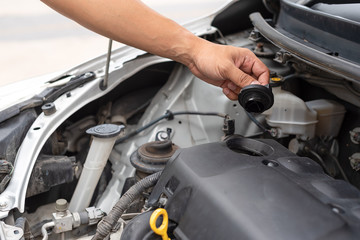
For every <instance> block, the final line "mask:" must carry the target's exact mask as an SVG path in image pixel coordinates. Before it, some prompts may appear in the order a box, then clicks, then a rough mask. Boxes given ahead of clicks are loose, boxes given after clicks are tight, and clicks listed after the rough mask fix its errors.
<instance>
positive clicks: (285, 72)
mask: <svg viewBox="0 0 360 240" xmlns="http://www.w3.org/2000/svg"><path fill="white" fill-rule="evenodd" d="M333 2H334V1H299V2H298V1H290V0H281V1H250V0H246V1H236V2H235V3H233V4H231V5H230V6H228V7H227V8H225V9H224V10H223V11H221V12H220V13H217V14H215V15H214V16H211V17H210V18H209V19H210V20H211V21H210V20H209V21H210V23H211V27H210V28H207V30H206V31H205V32H206V33H205V34H202V37H203V38H205V39H207V40H209V41H213V42H217V43H219V44H228V45H233V46H237V47H244V48H248V49H250V50H252V51H253V52H254V53H255V54H256V56H257V57H258V58H260V59H261V61H263V62H264V63H265V64H266V65H267V66H268V68H269V69H270V73H271V74H270V75H271V76H270V85H269V86H268V88H269V89H270V90H271V93H272V96H271V97H273V104H272V107H271V108H270V109H268V110H266V111H259V113H254V112H255V111H250V112H248V111H245V110H244V108H243V106H245V105H246V104H245V105H244V104H242V103H241V101H240V100H239V101H240V102H234V101H230V100H228V99H227V98H226V97H225V96H224V95H223V94H222V93H221V91H219V89H218V88H217V87H214V86H211V85H209V84H207V83H204V82H203V81H201V80H199V79H197V78H196V77H195V76H194V75H193V74H192V73H191V72H190V71H189V69H187V68H186V67H185V66H183V65H181V64H178V63H175V62H171V61H169V60H168V59H163V58H160V57H156V56H152V55H150V54H145V55H140V57H139V56H136V57H134V58H133V59H131V58H130V57H128V55H130V56H133V55H135V53H134V52H133V50H129V49H124V50H119V51H117V52H114V53H113V56H114V59H115V60H113V61H112V63H111V64H112V65H111V66H110V72H109V87H108V88H107V89H102V87H101V82H102V79H103V76H104V62H105V60H104V59H105V58H99V59H98V60H93V61H92V62H89V63H88V64H84V65H82V66H80V67H77V68H75V69H73V70H72V71H69V72H67V73H66V74H64V75H63V76H61V78H59V79H56V80H53V82H60V84H58V85H56V86H54V87H51V88H48V89H47V90H45V91H44V92H42V93H41V94H39V95H38V96H36V97H35V98H33V99H30V100H29V101H27V102H24V103H21V104H19V105H18V106H17V108H16V109H18V110H14V108H12V109H8V110H7V111H4V112H1V114H0V120H1V122H0V159H1V160H0V161H1V165H0V166H1V168H0V193H1V194H0V218H1V219H2V220H1V221H0V230H1V231H0V237H1V239H5V240H6V239H10V240H12V239H25V240H27V239H122V240H132V239H134V240H135V239H149V240H150V239H164V238H165V237H166V235H167V236H168V238H170V239H229V238H230V239H243V238H244V239H265V238H269V239H319V240H320V239H359V236H360V230H359V229H360V201H359V200H360V191H359V189H360V172H359V171H360V151H359V150H360V148H359V144H360V97H359V96H360V67H359V66H360V58H359V56H360V55H359V54H357V51H358V49H360V47H359V42H360V41H358V40H359V39H358V38H359V36H360V34H356V33H357V32H358V31H359V32H360V23H359V20H358V19H357V18H356V16H355V15H356V14H355V15H354V14H353V11H352V9H353V8H352V7H356V6H358V5H359V3H358V2H357V1H346V2H342V4H334V3H333ZM335 2H336V1H335ZM340 5H341V6H340ZM343 5H346V6H343ZM338 8H341V9H342V11H341V14H339V15H341V18H339V17H338V16H334V12H333V11H335V10H336V11H338V10H337V9H338ZM334 9H335V10H334ZM254 12H256V13H254ZM249 15H250V18H248V16H249ZM244 16H246V20H243V18H244ZM306 16H308V17H306ZM319 19H320V20H319ZM315 20H316V21H317V22H314V21H315ZM237 21H238V22H239V24H235V23H236V22H237ZM329 24H330V25H329ZM194 25H195V26H196V24H194ZM324 26H326V27H324ZM190 28H191V26H190ZM350 28H351V29H352V33H349V32H348V31H346V29H350ZM325 33H326V34H325ZM321 34H323V35H321ZM349 49H353V51H349ZM61 81H64V83H61ZM251 97H252V99H254V97H253V95H251V96H250V98H251ZM271 100H272V99H271ZM262 101H263V102H262V103H261V104H262V105H257V106H256V109H258V108H259V107H260V108H262V107H263V105H266V104H268V103H269V101H270V100H269V99H268V98H265V100H262ZM245 108H246V107H245ZM248 109H254V108H252V106H250V107H249V108H248ZM162 227H163V228H165V231H160V230H159V229H161V228H162ZM157 230H158V232H157Z"/></svg>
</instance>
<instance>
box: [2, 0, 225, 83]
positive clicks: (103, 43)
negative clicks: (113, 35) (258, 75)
mask: <svg viewBox="0 0 360 240" xmlns="http://www.w3.org/2000/svg"><path fill="white" fill-rule="evenodd" d="M129 1H130V0H129ZM144 2H145V3H146V4H148V5H149V6H151V7H152V8H154V9H155V10H157V11H158V12H160V13H162V14H164V15H166V16H168V17H170V18H172V19H174V20H175V21H177V22H179V23H182V22H186V21H189V20H190V19H193V18H197V17H200V16H203V15H205V14H207V13H210V12H212V11H213V10H215V9H217V8H218V7H220V6H221V5H223V4H224V3H225V2H226V0H196V1H193V0H172V1H164V0H144ZM134 14H135V13H134ZM107 43H108V40H107V39H106V38H105V37H102V36H100V35H98V34H96V33H93V32H91V31H89V30H87V29H85V28H83V27H82V26H80V25H78V24H77V23H75V22H73V21H71V20H69V19H67V18H66V17H63V16H62V15H60V14H58V13H57V12H55V11H53V10H52V9H50V8H49V7H47V6H46V5H44V4H43V3H42V2H41V1H39V0H2V4H1V7H0V53H1V55H0V56H1V57H0V71H1V80H0V86H2V85H5V84H10V83H13V82H16V81H19V80H23V79H28V78H31V77H36V76H41V75H44V74H48V73H52V72H55V71H61V70H66V69H68V68H71V67H74V66H76V65H78V64H81V63H83V62H85V61H87V60H90V59H91V58H94V57H96V56H99V55H101V54H103V53H105V52H106V50H107ZM119 46H121V45H120V44H119V43H116V44H114V48H116V47H119Z"/></svg>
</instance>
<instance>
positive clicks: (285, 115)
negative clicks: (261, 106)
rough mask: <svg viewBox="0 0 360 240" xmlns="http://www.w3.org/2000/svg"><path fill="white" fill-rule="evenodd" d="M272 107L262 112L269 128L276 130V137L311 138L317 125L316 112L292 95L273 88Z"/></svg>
mask: <svg viewBox="0 0 360 240" xmlns="http://www.w3.org/2000/svg"><path fill="white" fill-rule="evenodd" d="M273 94H274V105H273V107H272V108H270V109H269V110H268V111H266V112H264V114H265V115H266V116H267V117H266V122H267V124H268V125H269V126H271V127H273V128H276V129H277V137H284V136H286V135H290V134H294V135H299V136H301V137H302V138H305V139H306V138H313V137H314V136H315V126H316V123H317V118H316V115H317V114H316V111H314V110H312V109H309V108H308V106H307V105H306V104H305V102H304V101H303V100H302V99H301V98H298V97H297V96H295V95H294V94H292V93H290V92H288V91H285V90H282V89H281V87H276V88H273Z"/></svg>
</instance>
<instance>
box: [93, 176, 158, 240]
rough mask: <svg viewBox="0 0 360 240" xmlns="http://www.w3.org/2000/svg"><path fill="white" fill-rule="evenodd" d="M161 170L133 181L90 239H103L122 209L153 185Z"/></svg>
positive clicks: (122, 211)
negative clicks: (133, 183)
mask: <svg viewBox="0 0 360 240" xmlns="http://www.w3.org/2000/svg"><path fill="white" fill-rule="evenodd" d="M160 175H161V172H157V173H154V174H152V175H150V176H147V177H145V178H143V179H142V180H140V181H139V182H137V183H135V185H133V186H132V187H131V188H130V189H129V190H128V191H127V192H126V193H125V194H124V195H123V196H122V197H121V198H120V199H119V201H118V202H117V203H116V204H115V206H114V207H113V208H112V209H111V211H110V212H109V214H108V215H107V216H105V217H104V218H103V219H102V220H101V221H100V222H99V224H98V226H97V229H96V233H95V235H94V237H93V238H92V240H100V239H104V238H105V237H106V236H107V235H108V234H109V233H110V232H111V230H112V228H113V227H114V226H115V224H116V223H117V221H118V220H119V219H120V217H121V215H122V214H123V213H124V211H125V210H126V209H127V208H128V207H129V206H130V204H131V203H132V202H133V201H134V200H135V199H136V198H137V197H139V196H140V195H141V194H142V192H144V191H145V190H146V189H148V188H149V187H152V186H155V184H156V183H157V181H158V180H159V178H160Z"/></svg>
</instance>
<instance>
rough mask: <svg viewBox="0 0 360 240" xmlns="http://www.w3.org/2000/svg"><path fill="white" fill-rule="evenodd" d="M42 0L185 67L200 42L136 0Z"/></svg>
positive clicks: (115, 37)
mask: <svg viewBox="0 0 360 240" xmlns="http://www.w3.org/2000/svg"><path fill="white" fill-rule="evenodd" d="M42 1H43V2H44V3H46V4H47V5H49V6H50V7H52V8H53V9H55V10H56V11H58V12H60V13H62V14H63V15H65V16H67V17H69V18H71V19H73V20H74V21H76V22H78V23H79V24H81V25H83V26H85V27H86V28H89V29H91V30H93V31H94V32H97V33H99V34H101V35H104V36H107V37H109V38H111V39H113V40H116V41H119V42H122V43H125V44H127V45H130V46H133V47H136V48H140V49H143V50H145V51H147V52H150V53H153V54H156V55H160V56H163V57H167V58H171V59H173V60H175V61H178V62H181V63H183V64H185V65H187V66H189V65H191V64H192V59H193V58H194V57H193V56H192V55H193V54H195V53H193V52H194V51H193V50H194V49H196V45H197V44H200V43H201V42H202V43H203V41H204V40H202V39H200V38H197V37H196V36H194V35H193V34H192V33H190V32H189V31H187V30H186V29H184V28H183V27H181V26H179V25H178V24H177V23H175V22H174V21H172V20H170V19H168V18H165V17H163V16H161V15H160V14H158V13H156V12H155V11H153V10H151V9H150V8H148V7H147V6H146V5H144V4H143V3H142V2H141V1H138V0H106V1H103V0H83V1H80V0H42Z"/></svg>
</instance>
